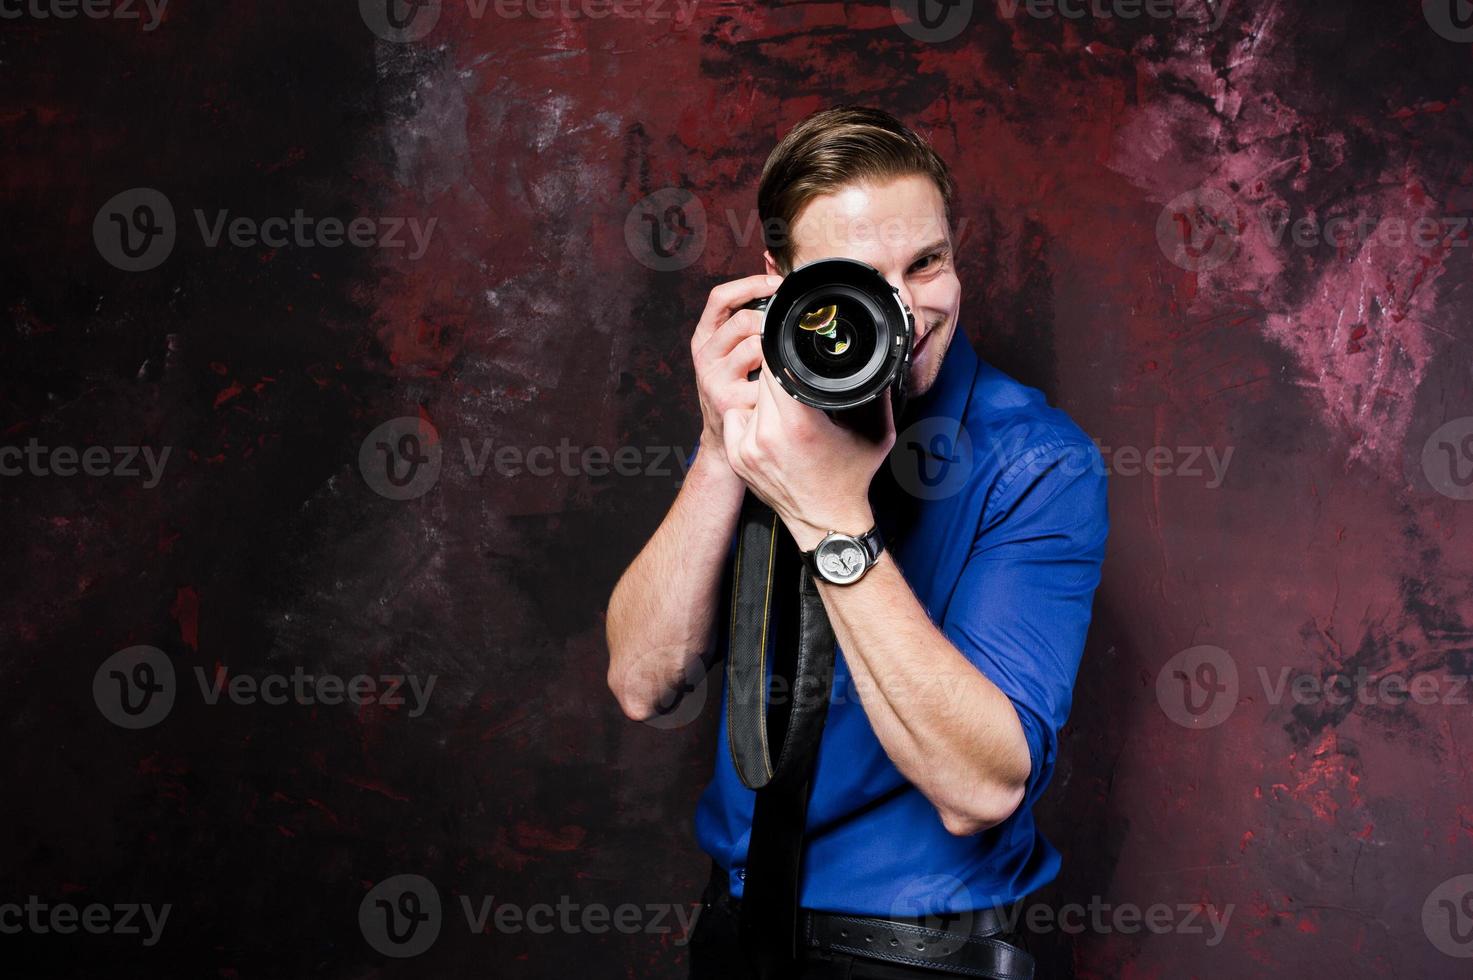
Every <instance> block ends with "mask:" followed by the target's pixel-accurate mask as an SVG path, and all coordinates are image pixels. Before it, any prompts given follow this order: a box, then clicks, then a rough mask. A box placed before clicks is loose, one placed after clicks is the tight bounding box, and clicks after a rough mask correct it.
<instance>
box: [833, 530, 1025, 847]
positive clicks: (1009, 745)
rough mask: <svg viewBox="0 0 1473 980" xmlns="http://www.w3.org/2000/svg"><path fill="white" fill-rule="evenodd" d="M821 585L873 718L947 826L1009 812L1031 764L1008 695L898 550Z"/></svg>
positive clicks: (989, 822)
mask: <svg viewBox="0 0 1473 980" xmlns="http://www.w3.org/2000/svg"><path fill="white" fill-rule="evenodd" d="M819 592H820V594H821V595H822V597H823V602H824V607H825V609H827V611H828V614H829V621H830V622H831V623H832V624H833V628H834V636H835V638H836V639H837V641H838V643H839V646H840V647H841V648H842V649H843V651H844V658H845V661H846V663H847V664H848V666H849V671H850V674H851V675H852V676H853V679H854V684H855V686H856V689H857V690H858V692H859V696H860V699H861V702H862V703H863V705H864V710H865V713H866V714H867V715H868V717H869V721H870V726H871V727H872V728H873V729H874V731H875V735H876V736H877V737H878V738H879V740H880V744H881V745H882V746H883V747H884V749H885V753H886V754H887V755H888V756H889V757H890V758H891V760H892V761H893V762H894V763H895V766H896V768H898V769H899V770H900V772H901V774H902V775H904V776H905V777H906V778H907V779H909V780H910V781H911V782H912V783H914V784H915V786H916V787H917V788H918V789H919V790H920V791H921V792H922V793H923V794H924V795H925V796H926V798H927V799H928V800H930V801H931V803H932V805H934V806H935V807H936V810H937V812H938V813H939V814H940V816H941V820H942V822H943V823H944V824H945V826H946V829H947V830H949V831H951V832H952V833H954V834H972V833H977V832H978V831H980V830H984V829H986V828H987V827H990V826H994V825H995V824H998V823H1001V822H1002V821H1003V820H1005V819H1007V818H1008V816H1010V815H1011V814H1012V812H1013V811H1014V810H1016V809H1017V807H1018V804H1019V803H1020V802H1021V801H1022V798H1023V790H1024V786H1025V784H1026V781H1027V779H1028V774H1029V770H1030V758H1029V752H1028V743H1027V740H1026V739H1025V737H1024V735H1023V728H1022V725H1021V723H1020V722H1019V721H1018V715H1017V712H1016V710H1015V709H1014V708H1013V705H1012V702H1011V701H1010V700H1009V699H1008V697H1007V695H1005V694H1004V693H1003V692H1002V691H1001V690H999V689H998V688H997V686H996V685H995V684H993V683H992V682H991V681H990V680H988V678H987V677H986V675H984V674H983V673H982V672H981V671H980V670H978V669H977V668H976V667H975V666H974V665H973V664H972V663H971V662H970V661H968V660H967V659H966V658H965V657H964V656H962V654H961V653H960V651H958V650H957V649H956V647H955V646H954V645H952V643H951V641H950V640H948V639H947V638H946V636H945V635H944V634H942V633H941V631H940V630H938V629H937V628H936V627H935V625H933V624H932V622H931V620H930V617H929V616H928V615H927V614H926V611H925V609H924V608H922V606H921V604H920V603H919V602H918V601H917V600H916V598H915V595H914V594H913V593H912V592H911V590H910V586H909V585H908V584H907V583H906V581H905V579H904V577H903V576H902V575H901V573H900V570H899V568H897V567H896V565H895V562H894V559H893V558H892V557H891V556H890V555H889V554H885V555H882V557H881V558H880V561H879V563H878V564H877V565H876V566H875V567H874V568H872V569H870V571H869V572H868V573H867V574H866V575H865V576H864V578H862V579H860V580H859V581H858V582H855V583H854V584H852V585H831V584H829V583H826V582H823V583H820V585H819Z"/></svg>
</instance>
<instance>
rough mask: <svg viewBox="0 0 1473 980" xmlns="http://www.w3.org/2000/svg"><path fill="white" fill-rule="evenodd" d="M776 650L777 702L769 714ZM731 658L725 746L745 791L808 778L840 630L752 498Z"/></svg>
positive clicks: (742, 535)
mask: <svg viewBox="0 0 1473 980" xmlns="http://www.w3.org/2000/svg"><path fill="white" fill-rule="evenodd" d="M795 606H796V609H795V608H794V607H795ZM795 620H796V621H795ZM769 645H770V646H771V647H772V655H773V657H774V663H773V664H772V665H771V674H772V678H773V682H774V690H775V691H776V692H777V693H778V695H779V704H778V705H773V706H772V707H771V710H770V711H769V710H768V707H769V706H768V697H767V694H768V672H769V671H768V667H769V665H768V662H767V658H768V647H769ZM727 650H728V654H727V661H726V671H727V678H726V679H727V693H726V696H727V705H726V709H727V711H726V734H727V743H728V745H729V746H730V749H731V757H732V764H733V765H734V766H735V767H736V771H737V775H738V776H739V777H741V780H742V783H743V785H745V786H746V787H747V788H748V789H761V788H762V787H764V786H766V785H768V784H769V783H772V782H782V781H793V782H798V781H803V780H806V779H807V777H808V770H809V768H810V766H811V763H812V761H813V758H814V756H815V754H816V753H817V751H818V742H819V739H820V738H821V737H822V735H823V724H824V719H825V717H826V716H827V714H828V706H829V692H830V690H831V689H832V685H833V679H834V632H833V629H832V628H831V627H830V625H829V619H828V614H827V613H826V612H825V611H824V608H823V599H822V597H821V596H820V595H819V594H818V585H817V583H816V582H814V580H813V575H812V573H811V572H810V571H809V570H808V568H807V567H806V564H805V563H804V562H803V561H802V559H801V556H800V554H799V552H798V548H797V545H796V544H794V543H793V539H792V537H791V536H790V535H789V534H788V532H787V529H786V528H784V527H783V525H782V521H780V520H779V519H778V516H777V514H776V513H774V512H773V510H772V508H770V507H768V506H767V505H766V504H764V503H762V501H761V500H759V499H758V498H757V497H755V496H754V495H752V494H751V493H748V494H747V497H746V499H745V501H744V502H743V504H742V516H741V525H740V529H739V532H738V537H737V553H736V568H735V574H734V576H733V585H732V601H731V636H730V640H729V643H728V646H727Z"/></svg>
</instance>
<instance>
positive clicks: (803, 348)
mask: <svg viewBox="0 0 1473 980" xmlns="http://www.w3.org/2000/svg"><path fill="white" fill-rule="evenodd" d="M749 306H750V307H751V308H753V309H759V310H762V356H763V358H764V359H765V360H766V361H767V364H768V365H769V366H770V367H771V369H772V370H773V372H774V373H775V374H776V376H777V380H778V383H779V384H781V385H782V387H783V390H784V391H786V392H787V393H788V394H790V395H792V396H793V397H794V398H795V399H797V400H798V401H800V402H802V403H803V404H805V405H810V406H812V407H814V408H818V409H822V410H824V411H825V412H828V413H829V415H830V416H837V415H838V414H839V413H846V412H853V411H854V410H857V409H861V408H863V407H864V406H867V405H870V404H872V403H874V402H875V401H876V399H878V398H879V397H880V396H881V395H884V394H886V393H888V394H889V396H890V398H891V400H892V404H893V405H894V408H895V417H896V418H899V416H900V411H901V409H902V407H903V406H904V404H905V394H906V392H905V385H906V378H907V376H908V374H909V371H910V355H911V348H912V345H913V344H914V340H915V317H914V316H913V315H912V314H911V312H910V309H909V307H907V306H906V305H905V303H904V301H902V300H901V298H900V292H899V290H897V289H896V288H895V287H894V286H892V285H890V283H889V282H887V281H886V279H885V277H884V276H882V275H881V274H880V272H879V270H878V269H876V268H875V267H874V266H872V265H869V264H868V263H865V262H859V261H857V260H855V259H819V260H818V261H816V262H809V263H808V264H806V265H803V266H799V267H798V268H797V269H794V270H793V271H792V273H791V274H789V275H788V276H787V278H785V279H784V280H783V282H782V285H781V286H779V287H778V289H777V292H776V293H774V294H773V295H772V296H770V297H767V298H766V299H761V300H757V301H756V302H754V303H751V304H749ZM752 377H756V373H755V372H754V373H753V375H752Z"/></svg>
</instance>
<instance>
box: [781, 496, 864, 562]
mask: <svg viewBox="0 0 1473 980" xmlns="http://www.w3.org/2000/svg"><path fill="white" fill-rule="evenodd" d="M786 523H787V526H788V533H789V534H791V535H792V536H793V541H794V543H795V544H797V545H798V550H799V551H812V550H813V549H814V548H817V547H818V543H819V542H820V541H822V540H823V539H824V537H825V536H827V535H828V534H829V532H831V531H838V532H840V533H841V534H851V535H853V536H854V537H859V536H860V535H861V534H864V533H865V532H866V531H868V530H869V529H870V528H872V527H874V526H875V515H874V511H873V510H871V509H870V507H869V504H868V503H865V504H864V505H862V506H861V505H855V506H853V507H848V508H844V509H840V510H835V511H833V512H832V513H829V514H825V515H823V516H822V517H821V518H820V519H818V520H813V519H810V518H794V519H792V520H788V521H786Z"/></svg>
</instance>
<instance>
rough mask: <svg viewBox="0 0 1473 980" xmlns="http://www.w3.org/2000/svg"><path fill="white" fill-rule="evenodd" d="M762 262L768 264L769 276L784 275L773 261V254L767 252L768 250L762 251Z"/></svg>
mask: <svg viewBox="0 0 1473 980" xmlns="http://www.w3.org/2000/svg"><path fill="white" fill-rule="evenodd" d="M762 261H763V262H765V263H767V274H768V275H769V276H780V275H782V271H781V270H780V269H778V267H777V263H776V262H774V261H772V253H771V252H769V251H767V250H766V249H764V250H763V251H762Z"/></svg>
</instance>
